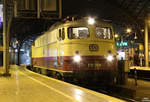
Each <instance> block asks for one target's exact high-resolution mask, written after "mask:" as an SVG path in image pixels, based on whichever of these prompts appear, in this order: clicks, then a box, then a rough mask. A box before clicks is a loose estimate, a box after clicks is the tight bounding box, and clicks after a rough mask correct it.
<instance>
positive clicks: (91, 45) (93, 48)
mask: <svg viewBox="0 0 150 102" xmlns="http://www.w3.org/2000/svg"><path fill="white" fill-rule="evenodd" d="M89 50H90V51H98V50H99V47H98V45H97V44H90V45H89Z"/></svg>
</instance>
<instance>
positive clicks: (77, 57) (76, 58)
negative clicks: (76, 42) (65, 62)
mask: <svg viewBox="0 0 150 102" xmlns="http://www.w3.org/2000/svg"><path fill="white" fill-rule="evenodd" d="M73 59H74V61H75V62H80V60H81V57H80V56H79V55H76V56H74V58H73Z"/></svg>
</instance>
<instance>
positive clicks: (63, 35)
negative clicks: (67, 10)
mask: <svg viewBox="0 0 150 102" xmlns="http://www.w3.org/2000/svg"><path fill="white" fill-rule="evenodd" d="M61 38H62V40H64V39H65V30H64V28H62V36H61Z"/></svg>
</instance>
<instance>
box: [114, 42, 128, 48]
mask: <svg viewBox="0 0 150 102" xmlns="http://www.w3.org/2000/svg"><path fill="white" fill-rule="evenodd" d="M116 45H117V46H118V47H127V46H128V42H116Z"/></svg>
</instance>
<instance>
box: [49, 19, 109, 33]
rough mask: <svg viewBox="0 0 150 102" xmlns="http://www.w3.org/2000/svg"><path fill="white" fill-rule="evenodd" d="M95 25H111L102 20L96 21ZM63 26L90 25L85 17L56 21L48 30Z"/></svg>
mask: <svg viewBox="0 0 150 102" xmlns="http://www.w3.org/2000/svg"><path fill="white" fill-rule="evenodd" d="M96 25H103V26H109V27H110V26H111V25H110V24H109V23H107V22H104V21H96V24H95V26H96ZM64 26H70V27H71V26H90V25H88V23H87V19H80V20H75V21H66V22H57V23H55V24H54V25H52V26H51V27H50V29H49V30H48V31H51V30H53V29H57V28H59V27H64Z"/></svg>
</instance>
